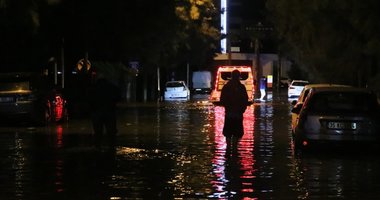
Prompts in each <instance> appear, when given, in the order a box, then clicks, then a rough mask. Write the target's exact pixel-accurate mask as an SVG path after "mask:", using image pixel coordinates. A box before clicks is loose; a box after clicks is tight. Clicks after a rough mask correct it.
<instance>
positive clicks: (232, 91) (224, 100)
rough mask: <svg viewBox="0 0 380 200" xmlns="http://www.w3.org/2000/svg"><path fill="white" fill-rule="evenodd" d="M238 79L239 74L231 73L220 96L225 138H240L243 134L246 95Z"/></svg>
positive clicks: (246, 102) (246, 103)
mask: <svg viewBox="0 0 380 200" xmlns="http://www.w3.org/2000/svg"><path fill="white" fill-rule="evenodd" d="M239 77H240V73H239V72H235V74H234V72H233V75H232V79H231V80H230V81H228V83H226V85H224V87H223V88H222V92H221V95H220V104H221V105H222V106H224V109H225V121H224V127H223V135H224V136H226V137H231V136H235V137H242V136H243V134H244V128H243V114H244V112H245V110H246V108H247V105H248V94H247V91H246V88H245V86H244V85H243V84H242V83H240V78H239Z"/></svg>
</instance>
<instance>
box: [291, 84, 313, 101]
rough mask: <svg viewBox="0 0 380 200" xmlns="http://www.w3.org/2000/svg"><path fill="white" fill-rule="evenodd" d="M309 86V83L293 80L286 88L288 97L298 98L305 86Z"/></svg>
mask: <svg viewBox="0 0 380 200" xmlns="http://www.w3.org/2000/svg"><path fill="white" fill-rule="evenodd" d="M307 84H309V81H304V80H293V81H292V82H291V83H290V85H289V87H288V97H289V98H291V97H299V96H300V94H301V92H302V90H303V88H304V87H305V85H307Z"/></svg>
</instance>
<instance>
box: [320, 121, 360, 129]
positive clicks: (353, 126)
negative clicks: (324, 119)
mask: <svg viewBox="0 0 380 200" xmlns="http://www.w3.org/2000/svg"><path fill="white" fill-rule="evenodd" d="M327 127H328V128H329V129H350V130H355V129H356V128H357V123H355V122H352V123H350V122H328V123H327Z"/></svg>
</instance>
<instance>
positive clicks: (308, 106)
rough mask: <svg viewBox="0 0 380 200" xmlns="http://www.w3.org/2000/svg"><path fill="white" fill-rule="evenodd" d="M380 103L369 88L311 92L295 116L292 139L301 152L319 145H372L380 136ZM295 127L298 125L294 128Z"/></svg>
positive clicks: (344, 87)
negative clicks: (313, 145)
mask: <svg viewBox="0 0 380 200" xmlns="http://www.w3.org/2000/svg"><path fill="white" fill-rule="evenodd" d="M379 111H380V109H379V103H378V102H377V97H376V95H375V93H373V92H372V91H370V90H368V89H365V88H356V87H347V86H329V87H314V88H311V89H310V91H309V92H308V94H307V95H306V97H305V101H304V102H298V103H297V105H296V106H295V107H294V108H293V109H292V113H294V114H296V115H298V117H297V119H296V121H292V136H293V141H294V145H295V147H296V148H297V149H299V148H306V147H307V146H309V145H310V144H311V143H318V142H331V143H336V142H338V143H340V142H354V143H359V142H369V143H374V144H377V142H378V141H379V134H380V115H379ZM293 123H294V124H293Z"/></svg>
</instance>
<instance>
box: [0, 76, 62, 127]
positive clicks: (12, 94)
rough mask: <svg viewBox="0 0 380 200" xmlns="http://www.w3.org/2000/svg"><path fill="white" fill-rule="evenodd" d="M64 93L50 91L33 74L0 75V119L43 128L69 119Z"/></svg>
mask: <svg viewBox="0 0 380 200" xmlns="http://www.w3.org/2000/svg"><path fill="white" fill-rule="evenodd" d="M65 103H66V101H65V100H64V99H63V96H62V94H61V93H57V92H54V90H50V89H49V88H48V84H47V83H46V82H45V81H44V79H43V77H42V76H40V75H39V74H34V73H6V74H1V75H0V119H1V120H2V121H22V122H32V123H34V124H38V125H43V124H46V123H47V122H49V121H59V120H62V119H64V118H65V117H66V116H67V112H66V108H65Z"/></svg>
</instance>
